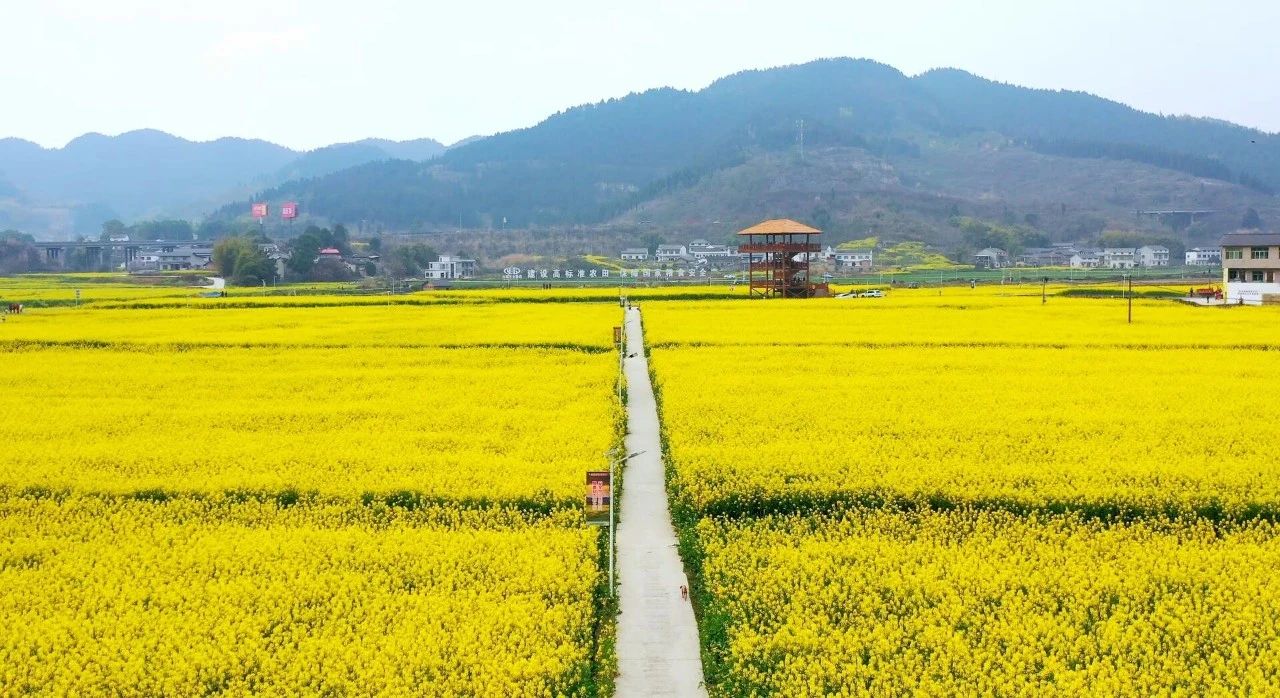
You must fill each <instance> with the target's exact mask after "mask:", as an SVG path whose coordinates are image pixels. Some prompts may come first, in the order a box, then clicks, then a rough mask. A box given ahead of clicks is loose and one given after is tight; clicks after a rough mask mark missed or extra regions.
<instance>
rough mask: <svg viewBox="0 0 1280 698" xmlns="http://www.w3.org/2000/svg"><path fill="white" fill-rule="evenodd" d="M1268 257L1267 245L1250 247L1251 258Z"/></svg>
mask: <svg viewBox="0 0 1280 698" xmlns="http://www.w3.org/2000/svg"><path fill="white" fill-rule="evenodd" d="M1266 258H1267V248H1265V247H1250V248H1249V259H1266Z"/></svg>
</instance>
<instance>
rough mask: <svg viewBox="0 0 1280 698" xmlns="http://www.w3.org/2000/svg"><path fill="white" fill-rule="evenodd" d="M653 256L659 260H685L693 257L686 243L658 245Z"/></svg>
mask: <svg viewBox="0 0 1280 698" xmlns="http://www.w3.org/2000/svg"><path fill="white" fill-rule="evenodd" d="M653 258H654V259H655V260H657V261H659V262H683V261H687V260H689V259H692V258H691V257H690V256H689V250H688V248H686V247H685V246H684V245H658V250H657V252H655V253H654V255H653Z"/></svg>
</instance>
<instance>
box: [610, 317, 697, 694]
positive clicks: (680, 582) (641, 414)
mask: <svg viewBox="0 0 1280 698" xmlns="http://www.w3.org/2000/svg"><path fill="white" fill-rule="evenodd" d="M626 312H627V320H626V322H627V357H628V358H625V359H624V360H623V362H624V370H625V372H626V377H627V442H626V443H627V453H636V452H637V451H644V453H643V454H641V455H639V456H636V457H635V458H632V459H631V460H630V461H628V463H627V465H626V466H625V467H626V470H625V472H624V475H623V477H622V500H621V505H620V506H621V509H620V514H619V519H620V521H619V524H618V543H617V544H618V584H619V609H620V615H619V617H618V681H617V695H618V696H620V697H621V698H632V697H633V696H634V697H635V698H643V697H648V696H705V695H707V692H706V689H705V688H704V687H703V683H702V681H703V677H702V656H701V654H700V653H699V647H698V624H697V621H696V620H695V618H694V615H693V606H692V605H691V604H690V603H689V601H688V600H686V599H684V598H682V597H681V594H680V587H681V586H688V584H689V582H688V580H687V579H686V578H685V574H684V565H683V564H682V563H681V562H680V553H679V551H678V549H677V547H676V532H675V528H674V527H673V526H672V525H671V510H670V509H669V508H668V506H667V486H666V474H665V473H664V472H663V468H662V444H661V443H660V441H659V438H658V407H657V403H656V402H655V401H654V399H653V386H652V385H651V384H650V383H649V358H648V357H647V356H645V353H644V334H643V330H642V329H641V325H640V311H639V310H635V309H632V310H628V311H626ZM633 354H634V358H630V357H631V356H632V355H633Z"/></svg>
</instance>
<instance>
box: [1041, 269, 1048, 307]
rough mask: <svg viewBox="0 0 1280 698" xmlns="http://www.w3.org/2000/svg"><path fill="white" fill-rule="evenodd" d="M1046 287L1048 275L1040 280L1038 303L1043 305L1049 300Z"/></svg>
mask: <svg viewBox="0 0 1280 698" xmlns="http://www.w3.org/2000/svg"><path fill="white" fill-rule="evenodd" d="M1048 288H1049V277H1047V276H1046V277H1044V278H1043V279H1041V280H1040V305H1044V304H1045V303H1048V302H1049V298H1048Z"/></svg>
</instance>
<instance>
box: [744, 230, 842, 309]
mask: <svg viewBox="0 0 1280 698" xmlns="http://www.w3.org/2000/svg"><path fill="white" fill-rule="evenodd" d="M738 234H739V235H744V236H746V238H747V242H746V244H745V245H739V246H738V251H739V252H742V253H744V254H746V255H747V260H748V261H747V270H748V271H747V279H748V280H749V281H750V292H751V296H752V297H756V296H759V297H761V298H774V297H776V298H812V297H813V296H814V295H817V293H818V291H819V289H818V287H817V286H815V285H813V284H811V283H809V255H811V254H812V253H815V252H819V251H821V249H822V248H821V247H820V246H819V245H818V236H819V235H822V231H821V230H818V229H817V228H810V227H809V226H807V225H805V224H803V223H797V222H796V221H793V220H789V219H786V218H779V219H774V220H769V221H765V222H763V223H757V224H756V225H753V226H751V227H750V228H747V229H746V230H743V231H740V232H739V233H738Z"/></svg>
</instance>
